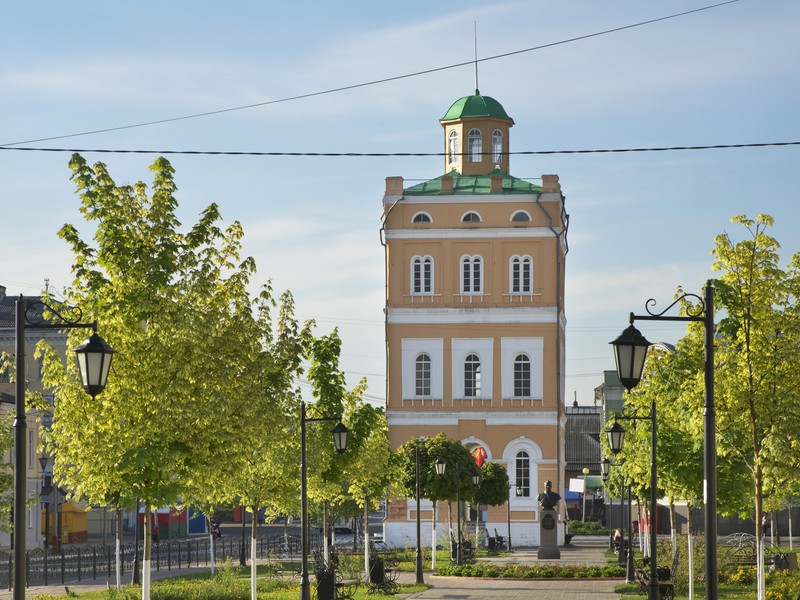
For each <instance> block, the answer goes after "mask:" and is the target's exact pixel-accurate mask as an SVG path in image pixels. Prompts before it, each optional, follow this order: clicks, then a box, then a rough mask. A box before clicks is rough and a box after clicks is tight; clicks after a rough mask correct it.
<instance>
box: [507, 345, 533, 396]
mask: <svg viewBox="0 0 800 600" xmlns="http://www.w3.org/2000/svg"><path fill="white" fill-rule="evenodd" d="M520 359H524V360H520ZM521 365H525V366H526V368H527V373H524V369H523V372H522V373H521V374H520V373H519V372H518V370H517V367H518V366H521ZM512 368H513V370H514V396H513V397H514V398H530V397H531V391H532V390H533V365H532V362H531V357H530V356H528V354H527V353H526V352H520V353H519V354H517V355H516V356H515V357H514V363H513V366H512ZM520 375H521V376H520ZM526 378H527V385H526V382H525V379H526ZM520 380H521V381H520Z"/></svg>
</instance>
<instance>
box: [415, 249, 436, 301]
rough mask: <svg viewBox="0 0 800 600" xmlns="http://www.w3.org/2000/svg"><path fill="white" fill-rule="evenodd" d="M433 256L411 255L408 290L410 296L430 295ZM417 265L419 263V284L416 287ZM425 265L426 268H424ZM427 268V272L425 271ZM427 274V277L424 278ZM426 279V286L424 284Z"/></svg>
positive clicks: (432, 285)
mask: <svg viewBox="0 0 800 600" xmlns="http://www.w3.org/2000/svg"><path fill="white" fill-rule="evenodd" d="M433 264H434V263H433V257H432V256H430V255H426V256H413V257H411V270H410V276H411V281H410V290H411V295H412V296H432V295H433V290H434V282H433V273H434V269H433ZM417 265H419V270H420V286H419V289H417V285H416V284H417V281H416V279H417V277H416V274H417ZM426 267H427V269H426ZM426 270H427V273H426ZM426 275H427V278H426ZM426 279H427V283H428V286H426V285H425V282H426Z"/></svg>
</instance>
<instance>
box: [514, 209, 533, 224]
mask: <svg viewBox="0 0 800 600" xmlns="http://www.w3.org/2000/svg"><path fill="white" fill-rule="evenodd" d="M511 220H512V221H514V222H516V223H520V222H523V221H530V220H531V216H530V215H529V214H528V213H526V212H525V211H524V210H518V211H517V212H515V213H514V214H513V215H512V216H511Z"/></svg>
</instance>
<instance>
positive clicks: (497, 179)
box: [490, 175, 503, 194]
mask: <svg viewBox="0 0 800 600" xmlns="http://www.w3.org/2000/svg"><path fill="white" fill-rule="evenodd" d="M490 179H491V181H492V187H491V192H492V194H502V193H503V176H502V175H492V176H491V178H490Z"/></svg>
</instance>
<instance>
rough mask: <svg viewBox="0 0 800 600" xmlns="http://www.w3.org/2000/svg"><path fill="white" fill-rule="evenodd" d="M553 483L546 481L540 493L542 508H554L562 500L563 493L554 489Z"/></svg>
mask: <svg viewBox="0 0 800 600" xmlns="http://www.w3.org/2000/svg"><path fill="white" fill-rule="evenodd" d="M552 487H553V484H552V483H551V482H550V481H546V482H545V484H544V491H543V492H542V493H541V494H539V503H540V504H541V505H542V508H545V509H549V510H553V509H556V508H557V506H558V501H559V500H561V495H560V494H558V493H557V492H554V491H552Z"/></svg>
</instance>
